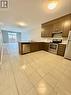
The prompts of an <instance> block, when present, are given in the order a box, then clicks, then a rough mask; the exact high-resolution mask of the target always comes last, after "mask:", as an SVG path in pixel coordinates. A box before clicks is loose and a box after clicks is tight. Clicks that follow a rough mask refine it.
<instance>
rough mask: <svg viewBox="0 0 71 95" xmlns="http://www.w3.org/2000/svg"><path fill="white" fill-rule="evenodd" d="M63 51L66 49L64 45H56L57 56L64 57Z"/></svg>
mask: <svg viewBox="0 0 71 95" xmlns="http://www.w3.org/2000/svg"><path fill="white" fill-rule="evenodd" d="M65 49H66V45H65V44H59V45H58V50H57V54H58V55H60V56H64V53H65Z"/></svg>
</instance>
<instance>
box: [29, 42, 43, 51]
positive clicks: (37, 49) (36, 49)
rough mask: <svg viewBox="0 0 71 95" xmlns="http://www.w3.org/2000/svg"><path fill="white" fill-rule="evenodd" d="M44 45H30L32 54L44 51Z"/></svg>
mask: <svg viewBox="0 0 71 95" xmlns="http://www.w3.org/2000/svg"><path fill="white" fill-rule="evenodd" d="M42 44H43V43H41V42H37V43H30V52H35V51H40V50H42Z"/></svg>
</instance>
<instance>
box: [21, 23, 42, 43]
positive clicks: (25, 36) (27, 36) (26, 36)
mask: <svg viewBox="0 0 71 95" xmlns="http://www.w3.org/2000/svg"><path fill="white" fill-rule="evenodd" d="M21 40H22V41H31V40H32V41H40V40H41V26H40V25H39V26H36V27H35V28H31V29H29V30H25V31H23V32H21Z"/></svg>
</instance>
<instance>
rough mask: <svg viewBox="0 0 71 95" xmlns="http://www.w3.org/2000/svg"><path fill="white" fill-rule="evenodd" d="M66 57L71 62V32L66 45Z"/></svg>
mask: <svg viewBox="0 0 71 95" xmlns="http://www.w3.org/2000/svg"><path fill="white" fill-rule="evenodd" d="M64 57H65V58H67V59H70V60H71V31H70V32H69V35H68V42H67V45H66V50H65V55H64Z"/></svg>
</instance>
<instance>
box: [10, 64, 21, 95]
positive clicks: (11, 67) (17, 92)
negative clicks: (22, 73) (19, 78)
mask: <svg viewBox="0 0 71 95" xmlns="http://www.w3.org/2000/svg"><path fill="white" fill-rule="evenodd" d="M10 68H11V71H12V74H13V78H14V82H15V87H16V90H17V94H18V95H20V93H19V89H18V87H17V83H16V79H15V75H14V71H13V69H12V65H11V64H10Z"/></svg>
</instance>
